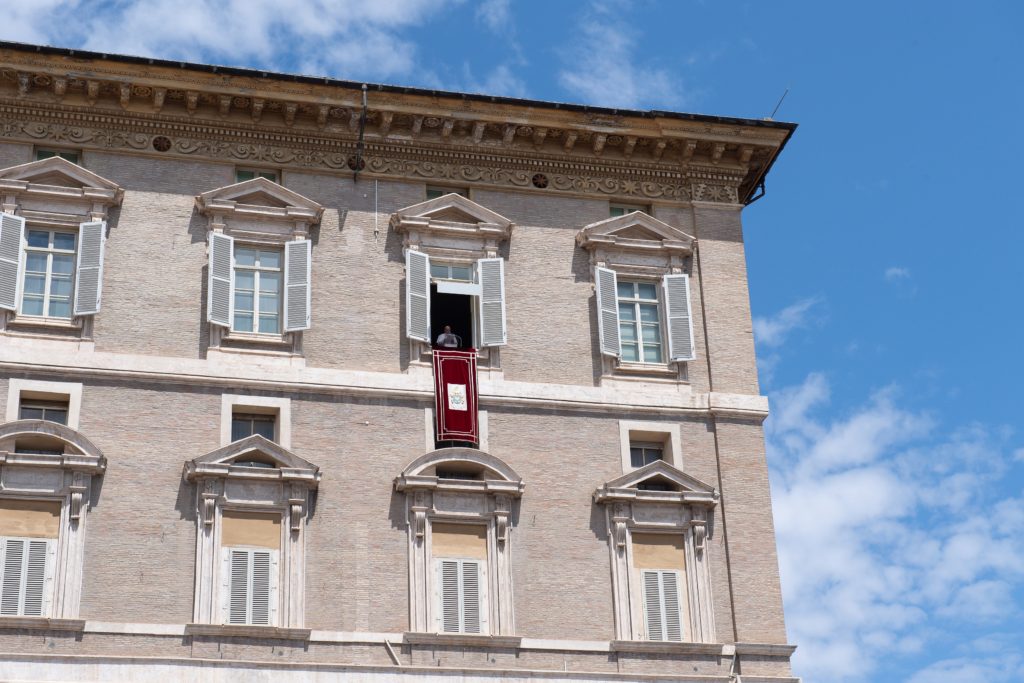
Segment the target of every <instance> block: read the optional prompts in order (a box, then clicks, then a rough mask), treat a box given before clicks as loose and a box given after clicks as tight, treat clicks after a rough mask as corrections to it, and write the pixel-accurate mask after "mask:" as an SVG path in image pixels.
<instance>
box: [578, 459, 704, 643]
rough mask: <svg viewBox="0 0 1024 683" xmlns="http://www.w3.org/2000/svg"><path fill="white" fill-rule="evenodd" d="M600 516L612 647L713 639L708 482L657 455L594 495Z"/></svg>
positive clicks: (605, 485) (602, 487)
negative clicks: (607, 558) (606, 549)
mask: <svg viewBox="0 0 1024 683" xmlns="http://www.w3.org/2000/svg"><path fill="white" fill-rule="evenodd" d="M594 501H595V503H596V504H597V505H600V506H603V507H604V510H605V515H606V519H607V523H608V543H609V545H610V546H611V551H612V553H611V556H612V572H611V573H612V598H613V604H614V612H615V634H616V638H617V641H622V642H617V643H615V644H613V646H614V648H615V649H620V650H627V651H628V650H629V647H630V646H629V645H628V641H638V640H653V641H668V642H681V641H689V642H697V643H712V642H715V626H714V609H713V605H712V604H711V576H710V560H709V558H708V555H709V545H710V540H709V539H710V529H711V515H712V512H713V510H714V507H715V505H716V504H717V502H718V494H717V492H716V491H715V489H714V488H713V487H711V486H709V485H707V484H705V483H703V482H701V481H699V480H697V479H695V478H693V477H691V476H689V475H687V474H685V473H683V472H682V471H680V470H678V469H676V468H675V467H672V466H671V465H669V464H668V463H666V462H664V461H662V460H658V461H655V462H653V463H650V464H648V465H645V466H644V467H642V468H641V469H639V470H635V471H633V472H629V473H627V474H626V475H624V476H622V477H619V478H618V479H615V480H612V481H610V482H607V483H605V484H604V485H603V486H601V488H599V489H598V490H597V491H596V492H595V494H594Z"/></svg>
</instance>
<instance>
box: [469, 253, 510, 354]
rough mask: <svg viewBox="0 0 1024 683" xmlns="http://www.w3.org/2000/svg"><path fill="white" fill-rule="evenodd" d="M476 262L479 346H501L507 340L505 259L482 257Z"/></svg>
mask: <svg viewBox="0 0 1024 683" xmlns="http://www.w3.org/2000/svg"><path fill="white" fill-rule="evenodd" d="M476 263H477V272H478V274H479V277H480V346H502V345H504V344H506V343H507V342H508V334H507V332H506V328H505V259H500V258H482V259H480V260H479V261H477V262H476Z"/></svg>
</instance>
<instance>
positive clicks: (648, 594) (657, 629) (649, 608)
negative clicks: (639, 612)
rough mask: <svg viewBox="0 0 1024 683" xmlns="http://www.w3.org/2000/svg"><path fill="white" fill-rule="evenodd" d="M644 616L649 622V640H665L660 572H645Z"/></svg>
mask: <svg viewBox="0 0 1024 683" xmlns="http://www.w3.org/2000/svg"><path fill="white" fill-rule="evenodd" d="M643 584H644V618H645V620H646V622H647V640H664V632H663V629H662V627H661V585H660V582H659V581H658V572H653V571H652V572H648V571H645V572H643Z"/></svg>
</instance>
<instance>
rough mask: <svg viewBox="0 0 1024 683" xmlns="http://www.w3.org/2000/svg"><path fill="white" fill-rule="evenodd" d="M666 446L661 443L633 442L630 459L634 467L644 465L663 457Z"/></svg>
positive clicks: (630, 448)
mask: <svg viewBox="0 0 1024 683" xmlns="http://www.w3.org/2000/svg"><path fill="white" fill-rule="evenodd" d="M664 450H665V446H664V445H663V444H660V443H642V442H641V443H631V444H630V445H629V459H630V464H631V465H632V466H633V467H637V468H639V467H643V466H644V465H650V464H651V463H652V462H657V461H659V460H662V459H663V456H664Z"/></svg>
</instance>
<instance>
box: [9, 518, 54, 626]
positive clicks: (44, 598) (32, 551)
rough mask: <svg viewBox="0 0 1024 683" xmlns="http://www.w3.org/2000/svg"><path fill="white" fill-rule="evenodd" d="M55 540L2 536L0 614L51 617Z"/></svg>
mask: <svg viewBox="0 0 1024 683" xmlns="http://www.w3.org/2000/svg"><path fill="white" fill-rule="evenodd" d="M55 553H56V542H55V539H46V538H12V537H0V555H2V557H0V571H2V572H3V576H2V577H0V615H3V616H21V617H45V616H49V613H50V603H51V600H52V596H53V568H54V564H55V561H54V554H55Z"/></svg>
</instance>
